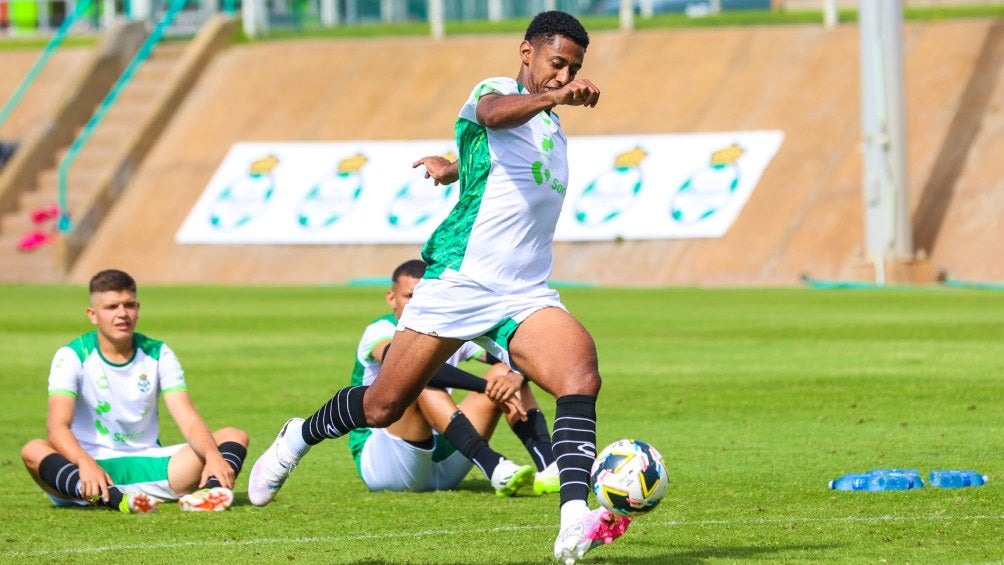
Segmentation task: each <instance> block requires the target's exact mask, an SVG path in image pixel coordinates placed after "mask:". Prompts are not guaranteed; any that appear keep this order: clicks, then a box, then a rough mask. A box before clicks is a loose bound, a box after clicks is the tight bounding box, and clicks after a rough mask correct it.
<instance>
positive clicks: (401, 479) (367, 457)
mask: <svg viewBox="0 0 1004 565" xmlns="http://www.w3.org/2000/svg"><path fill="white" fill-rule="evenodd" d="M370 431H371V433H370V437H369V438H368V439H367V440H366V443H365V444H363V450H362V452H361V453H360V454H359V474H360V475H361V477H362V479H363V482H364V483H366V487H367V488H368V489H370V490H371V491H380V490H390V491H406V492H426V491H433V490H450V489H453V488H456V486H457V485H458V484H460V481H462V480H463V479H464V477H466V476H467V473H469V472H470V470H471V467H473V465H474V464H473V463H471V461H470V460H469V459H467V458H466V457H464V456H463V455H461V454H460V452H459V451H453V453H452V454H450V455H449V456H448V457H446V459H443V460H442V461H439V462H436V461H433V452H434V451H435V450H433V449H421V448H419V447H415V446H414V445H412V444H410V443H408V442H406V441H404V440H403V439H401V438H399V437H395V436H393V435H391V434H389V433H388V432H387V430H385V429H383V428H372V429H371V430H370ZM434 437H437V439H438V438H439V436H434Z"/></svg>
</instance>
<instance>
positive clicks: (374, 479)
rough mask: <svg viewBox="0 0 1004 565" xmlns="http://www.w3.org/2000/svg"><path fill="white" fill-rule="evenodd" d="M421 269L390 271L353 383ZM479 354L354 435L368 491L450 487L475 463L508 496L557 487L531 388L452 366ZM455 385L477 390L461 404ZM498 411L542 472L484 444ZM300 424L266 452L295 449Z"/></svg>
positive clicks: (375, 358)
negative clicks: (393, 415)
mask: <svg viewBox="0 0 1004 565" xmlns="http://www.w3.org/2000/svg"><path fill="white" fill-rule="evenodd" d="M424 272H425V263H424V262H422V261H420V260H412V261H407V262H405V263H404V264H402V265H400V266H399V267H398V268H397V269H395V271H394V274H393V277H392V283H391V288H390V290H388V291H387V296H386V298H387V303H388V304H389V305H390V307H391V309H392V313H390V314H387V315H385V316H382V317H380V318H378V319H377V320H375V321H374V322H373V323H371V324H370V325H369V326H367V328H366V330H365V331H364V332H363V336H362V339H361V340H360V343H359V347H358V349H357V353H356V363H355V369H354V370H353V374H352V383H353V384H354V385H358V384H363V383H366V384H368V383H369V382H370V381H372V380H373V378H374V377H375V376H376V374H377V372H378V371H379V369H380V363H381V362H382V361H383V359H384V357H385V356H386V354H387V351H388V349H389V346H390V343H391V338H392V337H393V336H394V332H395V330H396V326H397V318H398V317H399V316H400V314H401V311H402V310H403V309H404V306H405V304H407V303H408V301H409V300H410V298H411V295H412V291H413V289H414V287H415V285H416V284H418V281H419V280H420V279H421V277H422V275H423V274H424ZM476 357H477V358H479V359H480V360H482V361H486V362H487V361H489V360H488V359H487V358H486V356H485V355H484V353H483V352H482V350H481V348H479V347H478V346H476V345H474V344H473V343H467V344H464V346H462V347H461V349H460V350H459V351H458V352H457V354H455V355H454V356H453V357H451V358H450V359H449V360H448V361H447V364H446V365H444V367H443V368H442V369H441V370H440V371H439V372H438V373H437V375H436V377H434V378H433V381H432V382H431V383H430V386H429V387H427V388H426V389H425V390H424V391H423V392H422V393H421V394H420V395H419V398H418V400H417V401H416V402H415V403H414V404H412V405H411V406H409V407H408V408H407V409H406V410H405V415H404V416H403V417H402V418H401V419H400V420H399V421H398V422H396V423H394V424H393V425H391V426H389V427H388V428H386V429H383V428H368V429H362V430H357V431H354V432H353V433H352V436H351V438H350V440H349V448H350V450H351V451H352V455H353V458H354V459H355V461H356V468H357V470H358V472H359V476H360V478H362V480H363V482H364V483H365V484H366V486H367V488H369V489H370V490H373V491H378V490H392V491H416V492H421V491H432V490H448V489H452V488H455V487H456V486H457V485H458V484H459V483H460V481H461V480H463V478H464V477H465V476H466V475H467V473H468V472H470V470H471V468H472V465H474V464H476V465H477V466H478V468H479V469H480V470H481V471H482V472H483V473H484V474H485V477H486V478H488V479H489V481H490V482H491V484H492V487H493V488H495V491H496V494H498V495H499V496H512V495H513V494H515V493H516V492H517V491H518V490H520V489H521V488H523V487H525V486H529V484H530V482H533V486H534V491H535V492H537V493H538V494H542V493H544V492H556V491H557V490H558V473H557V465H556V464H555V463H554V456H553V454H552V451H551V437H550V434H549V433H548V429H547V422H546V421H545V418H544V415H543V414H542V413H541V411H540V409H539V407H538V406H537V404H536V401H535V400H534V398H533V394H532V392H531V391H530V388H529V385H528V384H526V383H525V382H524V379H523V377H522V376H520V375H518V374H516V373H513V372H511V371H510V370H509V368H508V367H506V366H505V365H504V364H502V363H497V362H496V363H493V365H492V367H491V368H490V369H489V371H488V373H487V374H486V378H484V379H482V378H479V377H476V376H474V375H471V374H470V373H467V372H466V371H462V370H460V369H457V368H456V365H457V364H459V363H460V362H462V361H465V360H467V359H471V358H476ZM452 387H455V388H460V389H465V390H473V391H477V392H470V393H468V394H467V396H466V397H465V398H464V399H463V400H462V401H461V403H460V405H459V406H458V405H457V404H456V402H455V401H454V399H453V397H452V396H451V395H450V393H449V392H448V390H447V389H448V388H452ZM493 399H494V400H493ZM500 405H501V406H502V407H503V408H502V409H500ZM524 406H525V408H524ZM503 410H504V411H506V418H507V421H508V423H509V425H510V426H511V427H512V429H513V432H514V433H516V435H517V436H518V437H519V438H520V439H521V440H522V441H523V443H524V445H525V446H526V448H527V450H528V452H529V453H530V454H531V456H532V458H533V460H534V462H535V464H536V470H537V471H539V472H537V473H534V467H533V466H530V465H527V466H522V467H521V466H519V465H517V464H516V463H514V462H512V461H511V460H509V459H507V458H505V457H503V456H502V455H500V454H499V453H497V452H495V451H494V450H492V449H491V447H489V445H488V443H487V439H489V438H491V435H492V433H493V432H494V430H495V426H496V424H497V422H498V419H499V415H500V414H501V412H502V411H503ZM302 423H303V420H301V419H299V418H293V419H291V420H290V421H289V422H287V424H286V426H284V427H283V431H282V432H281V433H280V437H279V438H277V440H276V442H275V443H274V444H273V445H272V447H270V448H269V449H276V450H279V451H280V452H281V453H285V452H286V451H288V448H289V447H293V448H298V446H296V445H294V444H295V443H299V442H302V438H301V435H302V434H301V430H300V426H301V425H302ZM434 430H435V432H438V433H434ZM291 432H292V433H291ZM444 438H445V439H446V440H447V441H444ZM286 442H291V443H290V444H287V443H286ZM454 446H455V447H454ZM252 477H254V471H252ZM248 493H249V498H250V499H251V502H252V503H254V504H259V503H262V504H260V505H264V504H267V503H268V501H269V500H270V499H269V500H260V499H258V498H257V497H256V496H255V494H254V493H255V490H254V488H249V489H248Z"/></svg>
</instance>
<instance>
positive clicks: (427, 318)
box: [248, 11, 630, 564]
mask: <svg viewBox="0 0 1004 565" xmlns="http://www.w3.org/2000/svg"><path fill="white" fill-rule="evenodd" d="M588 45H589V36H588V34H587V33H586V30H585V29H584V28H583V27H582V24H580V23H579V21H578V20H576V19H575V18H574V17H572V16H570V15H568V14H566V13H563V12H553V11H552V12H544V13H541V14H538V15H537V16H536V17H535V18H534V19H533V21H532V22H531V23H530V25H529V27H528V28H527V30H526V34H525V36H524V41H523V42H522V43H521V44H520V46H519V57H520V67H519V72H518V73H517V75H516V78H515V79H511V78H491V79H487V80H485V81H482V82H481V83H479V84H477V85H476V86H475V87H474V89H473V90H472V91H471V94H470V96H469V97H468V99H467V102H466V103H465V104H464V105H463V106H462V107H461V109H460V116H459V117H458V119H457V122H456V127H455V130H456V134H457V146H458V148H459V150H460V158H459V159H458V160H457V161H454V162H452V163H451V162H448V161H447V160H446V159H444V158H442V157H436V156H432V157H424V158H422V159H419V160H418V161H417V162H416V163H415V166H416V167H417V166H419V165H424V166H425V169H426V175H427V177H429V178H432V179H433V180H434V181H435V183H436V184H450V183H452V182H456V181H459V182H460V201H459V202H458V203H457V205H456V206H455V207H454V208H453V210H452V211H451V212H450V214H449V216H448V217H447V218H446V219H445V220H444V221H443V223H442V224H440V226H439V227H438V228H436V230H435V231H434V232H433V234H432V236H431V237H430V238H429V241H428V242H427V243H426V245H425V247H424V248H423V250H422V256H423V258H424V259H425V261H426V263H428V265H429V266H428V269H427V270H426V273H425V276H424V278H423V279H422V281H421V282H420V283H419V284H418V286H416V287H415V291H414V296H413V297H412V299H411V302H410V303H409V304H408V305H407V307H405V309H404V312H403V313H402V316H401V319H400V321H399V323H398V327H397V330H398V331H397V333H396V334H395V335H394V339H393V342H392V344H391V348H390V351H388V353H387V356H386V358H385V359H384V361H383V366H382V367H381V369H380V373H379V375H377V377H376V379H375V380H374V381H373V383H372V384H371V385H370V386H368V387H367V386H358V387H352V386H350V387H346V388H343V389H341V390H339V391H338V392H337V393H335V396H334V397H332V398H331V400H329V401H328V402H327V403H326V404H325V405H324V406H322V407H321V408H320V409H319V410H318V411H317V412H315V413H314V414H313V415H312V416H310V417H309V418H307V419H306V420H305V421H304V422H303V425H302V427H301V431H300V433H301V435H302V441H303V444H304V445H307V446H310V445H315V444H317V443H320V442H321V441H322V440H324V439H327V438H336V437H340V436H342V435H345V434H347V433H349V432H350V431H352V430H354V429H359V428H366V427H371V428H373V427H376V428H379V427H387V426H389V425H390V424H392V423H394V422H395V421H396V420H398V419H399V418H400V417H401V416H402V414H403V413H404V411H405V409H406V408H407V407H408V406H409V405H411V404H412V403H413V402H414V401H415V399H416V398H418V396H419V394H420V393H421V392H422V390H423V388H424V387H425V385H426V383H428V382H429V380H430V379H431V378H432V375H433V373H434V372H436V370H437V369H439V368H440V367H441V366H442V365H443V363H445V362H446V360H447V359H449V358H450V356H452V355H453V354H454V353H455V352H456V351H457V350H458V349H459V348H460V346H461V345H462V344H463V343H464V342H465V341H474V342H475V343H477V344H478V345H481V346H482V347H483V348H484V349H485V350H486V351H488V352H489V353H490V354H492V355H493V356H494V357H496V358H498V359H500V360H501V361H502V362H504V363H505V364H506V365H508V366H510V367H513V368H514V369H515V370H517V371H519V372H520V373H522V374H523V375H525V376H527V377H528V378H529V379H530V380H532V381H533V382H535V383H537V385H539V386H540V387H541V388H543V389H544V390H545V391H547V392H548V393H550V394H552V395H553V396H554V397H555V398H556V399H557V401H556V402H557V406H556V409H555V420H554V431H553V434H552V439H553V449H554V455H555V458H556V460H557V463H558V470H559V477H560V484H561V487H560V504H561V507H560V526H559V530H558V536H557V538H556V539H555V541H554V556H555V558H557V559H558V560H560V561H563V562H565V563H566V564H570V563H574V562H575V561H577V560H578V559H580V558H581V557H582V556H583V555H585V554H586V552H588V551H590V550H591V549H593V548H594V547H596V546H599V545H602V544H603V543H610V542H612V541H613V540H614V539H616V538H617V537H619V536H620V535H621V534H623V533H624V531H625V530H626V529H627V526H628V523H629V522H630V519H629V518H626V517H620V516H616V515H614V514H612V513H610V512H609V511H607V510H605V509H603V508H597V509H595V510H590V509H589V507H588V505H587V503H586V500H587V497H588V494H589V470H590V467H591V466H592V463H593V461H594V460H595V458H596V395H597V394H598V393H599V390H600V375H599V369H598V364H597V359H596V346H595V344H594V343H593V339H592V336H590V335H589V332H588V331H587V330H586V329H585V327H583V326H582V324H581V323H579V321H578V320H577V319H576V318H575V317H574V316H572V315H571V314H570V313H569V312H568V311H567V310H566V309H565V307H564V306H563V305H562V304H561V301H560V299H559V297H558V293H557V292H555V291H554V290H552V289H550V288H548V286H547V278H548V277H549V276H550V274H551V266H552V255H553V250H552V247H553V242H554V229H555V226H556V224H557V221H558V216H559V214H560V212H561V206H562V203H563V200H564V196H565V189H566V186H567V184H568V159H567V146H566V145H567V140H566V138H565V134H564V132H563V131H562V129H561V122H560V121H559V118H558V115H557V113H556V112H555V111H554V109H555V107H557V106H583V107H586V108H592V107H595V106H596V103H597V102H598V101H599V97H600V90H599V89H598V88H597V87H596V86H595V85H594V84H593V83H592V82H590V81H588V80H586V79H580V78H576V74H577V73H578V71H579V69H580V68H581V67H582V62H583V59H584V57H585V53H586V47H587V46H588ZM283 443H285V442H284V440H283V438H282V437H279V438H277V440H276V442H274V443H273V444H272V446H271V447H269V448H268V449H267V450H266V451H265V453H264V454H263V455H262V456H261V457H259V459H258V460H257V461H256V462H255V465H254V467H253V468H252V470H251V477H250V479H249V485H248V496H249V498H250V499H251V501H252V502H253V503H255V504H259V505H263V504H267V503H268V501H269V500H271V499H272V498H273V497H274V496H275V494H276V492H278V490H279V488H280V487H281V486H282V484H283V483H284V482H285V481H286V479H287V478H288V476H289V472H290V471H291V470H292V469H293V467H294V466H295V465H296V463H297V462H298V461H299V457H300V456H301V455H302V453H303V452H305V450H301V451H299V452H293V453H285V448H281V447H282V444H283ZM280 448H281V449H280ZM287 455H288V456H287Z"/></svg>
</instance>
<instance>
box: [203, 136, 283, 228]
mask: <svg viewBox="0 0 1004 565" xmlns="http://www.w3.org/2000/svg"><path fill="white" fill-rule="evenodd" d="M278 166H279V159H278V158H277V157H276V156H274V155H268V156H267V157H262V158H261V159H258V160H256V161H254V162H252V163H251V167H250V168H249V170H248V172H247V174H246V175H241V176H239V177H238V178H235V179H233V180H231V181H230V183H229V184H227V186H226V187H224V188H223V190H221V191H220V193H219V194H217V195H216V201H215V202H214V203H213V205H212V211H211V212H210V214H209V223H211V224H212V225H213V227H214V228H216V229H220V230H231V229H236V228H239V227H241V226H243V225H245V224H247V223H248V222H250V221H251V220H253V219H255V217H257V216H258V215H259V214H261V213H262V212H263V211H264V210H265V208H266V207H267V206H268V202H269V200H271V199H272V193H273V192H275V169H276V167H278Z"/></svg>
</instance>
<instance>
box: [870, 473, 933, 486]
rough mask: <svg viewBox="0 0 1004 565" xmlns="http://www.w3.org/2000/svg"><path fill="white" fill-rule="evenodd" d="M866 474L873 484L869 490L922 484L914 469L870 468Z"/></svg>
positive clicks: (918, 474)
mask: <svg viewBox="0 0 1004 565" xmlns="http://www.w3.org/2000/svg"><path fill="white" fill-rule="evenodd" d="M868 474H869V475H871V477H872V479H871V480H872V486H873V488H871V489H869V490H875V491H878V490H909V489H914V488H921V487H923V486H924V481H923V480H922V479H921V478H920V473H919V472H918V471H917V470H916V469H872V470H871V471H868Z"/></svg>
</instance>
